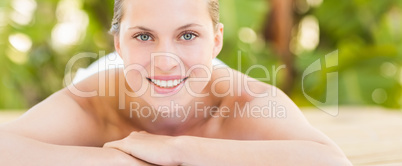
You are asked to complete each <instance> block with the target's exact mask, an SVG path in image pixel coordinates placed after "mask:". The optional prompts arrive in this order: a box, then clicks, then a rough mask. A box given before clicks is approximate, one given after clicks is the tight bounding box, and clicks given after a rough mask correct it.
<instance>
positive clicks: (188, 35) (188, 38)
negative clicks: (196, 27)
mask: <svg viewBox="0 0 402 166" xmlns="http://www.w3.org/2000/svg"><path fill="white" fill-rule="evenodd" d="M194 37H195V35H194V34H192V33H186V34H184V35H183V36H181V39H183V40H192V39H194Z"/></svg>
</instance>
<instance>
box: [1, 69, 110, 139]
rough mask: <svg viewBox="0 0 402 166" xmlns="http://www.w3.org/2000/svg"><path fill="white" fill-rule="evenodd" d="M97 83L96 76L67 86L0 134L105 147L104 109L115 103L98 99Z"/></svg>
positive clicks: (7, 126) (3, 129) (4, 127)
mask: <svg viewBox="0 0 402 166" xmlns="http://www.w3.org/2000/svg"><path fill="white" fill-rule="evenodd" d="M97 82H99V76H97V75H93V76H91V77H89V78H87V79H85V80H83V81H81V82H79V83H77V84H75V85H74V86H73V89H71V88H72V86H68V87H66V88H64V89H62V90H60V91H58V92H56V93H54V94H53V95H51V96H49V97H48V98H47V99H45V100H44V101H42V102H40V103H38V104H37V105H35V106H34V107H32V108H31V109H29V110H28V111H27V112H26V113H25V114H24V115H22V116H21V117H19V118H18V119H16V120H15V121H12V122H10V123H7V124H3V125H2V126H1V127H0V130H1V131H3V132H10V133H14V134H18V135H21V136H25V137H28V138H32V139H36V140H39V141H42V142H47V143H52V144H61V145H85V146H102V145H103V143H104V142H106V141H107V140H105V139H106V138H105V135H106V132H105V128H106V127H105V126H107V125H106V124H105V120H104V118H103V117H104V116H107V115H105V114H104V112H105V111H104V109H103V108H109V107H104V106H106V105H107V102H106V101H108V100H109V101H110V102H111V101H112V100H111V99H110V98H107V97H105V98H101V97H99V92H98V91H97V90H98V89H99V88H98V85H99V84H98V83H97ZM96 93H97V94H96Z"/></svg>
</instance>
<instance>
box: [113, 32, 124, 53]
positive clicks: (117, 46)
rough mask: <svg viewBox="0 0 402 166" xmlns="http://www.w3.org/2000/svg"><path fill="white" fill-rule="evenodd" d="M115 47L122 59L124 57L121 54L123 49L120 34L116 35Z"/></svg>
mask: <svg viewBox="0 0 402 166" xmlns="http://www.w3.org/2000/svg"><path fill="white" fill-rule="evenodd" d="M114 49H115V50H116V52H117V54H118V55H119V56H120V58H121V59H123V57H122V56H121V49H120V37H119V34H115V35H114Z"/></svg>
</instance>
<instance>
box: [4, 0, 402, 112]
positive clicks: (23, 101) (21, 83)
mask: <svg viewBox="0 0 402 166" xmlns="http://www.w3.org/2000/svg"><path fill="white" fill-rule="evenodd" d="M13 1H17V0H2V1H0V109H27V108H29V107H31V106H33V105H35V104H36V103H38V102H40V101H42V100H43V99H45V98H46V97H48V96H49V95H51V94H52V93H54V92H56V91H58V90H59V89H61V88H63V77H64V74H65V71H64V70H65V65H66V63H67V62H68V60H69V59H70V58H71V57H72V56H74V55H76V54H78V53H81V52H94V53H99V51H102V50H104V51H106V52H107V53H109V52H112V51H113V40H112V37H111V36H110V35H109V34H108V33H107V31H108V29H109V27H110V21H111V19H112V15H113V0H71V1H73V2H76V3H77V4H78V7H77V8H78V9H79V10H82V11H83V12H84V13H85V14H86V16H87V18H88V24H87V25H88V26H87V27H86V29H85V31H84V33H83V34H84V35H83V36H81V37H80V39H79V41H78V42H77V43H75V44H74V45H70V46H65V47H63V48H57V49H56V48H55V47H54V46H53V44H54V43H52V39H51V38H52V37H51V35H52V30H53V29H54V28H55V26H56V25H57V24H58V23H59V21H60V20H58V17H57V12H56V11H57V8H58V6H59V8H60V4H61V2H62V1H59V0H36V1H35V2H36V10H34V12H33V18H32V21H30V23H29V24H27V25H20V24H18V23H17V22H16V21H15V20H13V19H15V18H14V17H12V13H13V12H15V10H16V9H15V8H13V7H12V3H13ZM65 1H66V0H65ZM296 1H297V2H298V4H306V1H305V0H296ZM220 2H221V21H222V22H223V23H224V24H225V41H224V50H223V51H222V53H221V54H220V55H219V58H220V59H222V60H223V61H224V62H225V63H227V64H228V65H229V66H231V67H233V68H235V69H239V68H238V66H241V69H239V70H241V71H242V72H246V71H247V70H248V69H249V68H250V67H251V66H252V65H254V64H260V65H263V66H266V67H267V69H268V70H269V72H270V75H271V76H272V74H273V73H272V72H273V71H272V68H271V66H273V65H274V66H276V67H278V66H279V65H281V64H282V62H281V61H280V58H279V57H278V56H279V55H276V54H275V53H274V52H273V51H272V50H273V49H272V44H271V43H270V42H267V41H264V40H263V39H262V37H261V36H262V30H263V24H264V21H266V16H267V14H268V13H269V12H270V7H271V4H270V3H269V1H267V0H220ZM296 8H297V6H296V7H295V18H296V20H295V30H294V33H297V31H298V29H300V28H297V27H298V26H297V25H298V21H300V20H301V19H302V18H304V17H305V16H314V17H315V18H316V19H317V20H318V23H319V28H320V43H319V45H318V47H317V48H315V49H314V50H310V51H301V52H298V53H296V55H295V62H294V64H295V68H296V70H297V71H296V72H297V76H296V79H295V82H294V83H293V85H294V86H293V88H292V91H291V93H290V94H289V95H290V97H291V98H292V99H293V100H294V101H295V102H296V103H297V104H298V105H299V106H312V105H311V103H310V102H309V101H308V100H307V99H306V97H305V96H304V94H303V93H302V87H301V80H302V78H301V75H302V73H303V71H304V70H305V69H306V68H307V67H308V66H309V65H310V64H311V63H312V62H314V61H316V60H318V59H320V58H323V57H324V56H325V55H326V54H328V53H330V52H333V51H335V50H338V51H339V61H338V62H339V63H338V64H339V65H338V67H337V68H336V69H335V70H334V69H331V70H322V72H318V73H314V74H312V75H310V76H309V77H308V78H306V80H305V82H304V83H305V87H304V88H305V90H306V93H307V94H308V95H310V96H312V97H314V98H316V99H319V100H321V101H322V102H324V101H325V95H326V91H327V90H326V84H327V82H326V81H327V80H326V77H325V76H326V72H334V71H338V72H339V104H340V105H380V106H383V107H389V108H399V109H400V108H401V106H402V88H401V85H402V66H401V65H402V1H401V0H337V1H335V0H324V1H323V3H322V4H321V5H320V6H319V7H308V9H306V10H304V11H302V12H300V11H297V10H296ZM245 27H247V28H251V29H253V30H254V31H255V32H256V34H257V37H258V40H256V41H255V42H253V43H251V44H250V43H245V42H243V41H241V40H240V39H239V30H240V29H242V28H245ZM13 34H25V35H27V36H29V38H30V40H31V41H32V47H31V48H30V50H29V51H27V52H21V51H18V50H17V49H15V48H14V47H13V46H12V44H11V43H10V36H12V35H13ZM294 35H295V34H293V36H294ZM238 55H241V56H240V58H238ZM21 57H22V59H24V58H25V61H22V62H16V61H15V60H13V58H17V59H21ZM239 60H240V61H239ZM93 61H94V59H87V60H82V61H80V63H79V65H77V66H75V68H78V67H85V66H87V65H89V64H90V63H91V62H93ZM284 74H285V72H279V75H278V78H277V79H278V83H277V86H279V87H281V84H283V83H284V82H285V81H286V80H284V76H283V75H284ZM250 76H252V77H256V78H263V77H266V74H265V73H264V72H263V71H262V70H258V69H255V70H253V72H251V73H250ZM266 82H267V83H271V84H272V83H273V79H272V78H271V80H270V81H266ZM375 98H380V99H381V100H382V101H381V102H378V101H377V102H376V100H375Z"/></svg>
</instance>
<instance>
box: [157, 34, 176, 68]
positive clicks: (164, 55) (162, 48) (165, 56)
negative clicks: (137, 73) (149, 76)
mask: <svg viewBox="0 0 402 166" xmlns="http://www.w3.org/2000/svg"><path fill="white" fill-rule="evenodd" d="M156 52H157V53H155V54H154V58H153V59H154V65H155V68H158V69H159V70H161V71H171V70H173V69H175V68H176V67H177V66H178V65H179V61H178V60H179V57H178V56H177V55H175V54H174V52H175V47H174V44H173V43H172V42H171V41H168V40H164V41H163V40H160V42H159V43H158V45H157V47H156Z"/></svg>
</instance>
